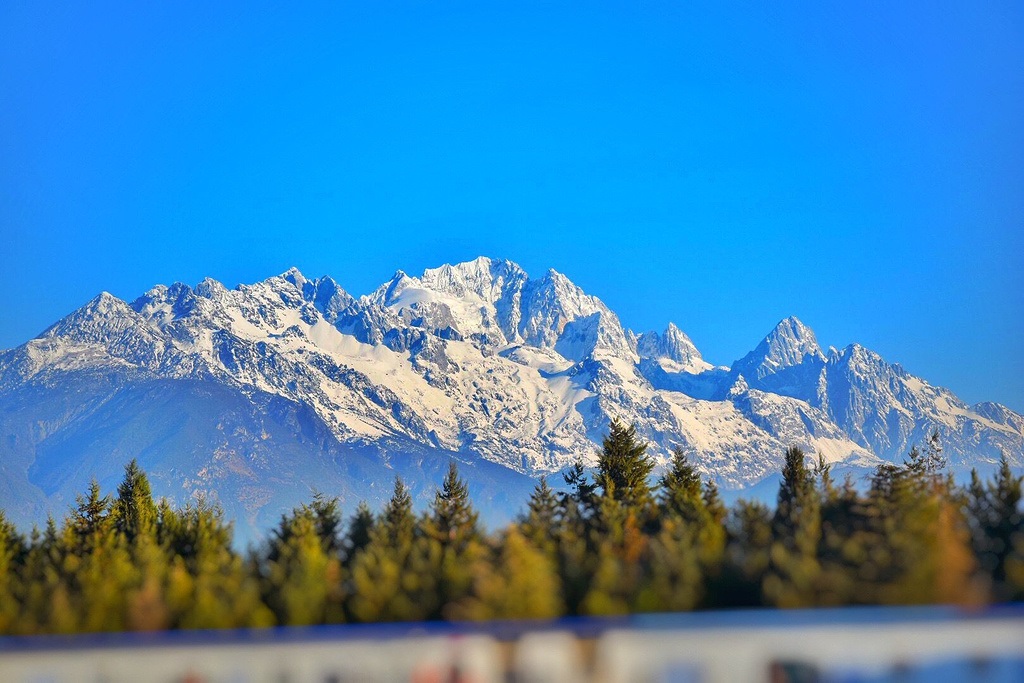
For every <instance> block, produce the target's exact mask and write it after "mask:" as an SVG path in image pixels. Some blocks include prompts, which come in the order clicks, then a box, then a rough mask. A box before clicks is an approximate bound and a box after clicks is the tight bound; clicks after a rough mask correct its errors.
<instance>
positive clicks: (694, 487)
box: [659, 447, 707, 524]
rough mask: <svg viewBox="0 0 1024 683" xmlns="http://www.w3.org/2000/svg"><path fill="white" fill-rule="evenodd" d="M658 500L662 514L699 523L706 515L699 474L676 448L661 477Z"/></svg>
mask: <svg viewBox="0 0 1024 683" xmlns="http://www.w3.org/2000/svg"><path fill="white" fill-rule="evenodd" d="M659 483H660V487H661V495H660V502H661V507H662V511H663V513H664V514H669V515H677V516H679V517H680V518H681V519H683V520H685V521H686V522H689V523H691V524H699V523H703V522H704V521H705V518H706V517H707V508H706V507H705V505H704V495H703V491H702V490H701V484H700V475H699V474H698V473H697V469H696V468H695V467H694V466H693V465H691V464H690V462H689V461H688V460H687V458H686V453H684V452H683V450H682V449H681V448H678V447H677V448H676V449H675V451H674V452H673V454H672V462H671V463H669V466H668V469H667V470H666V472H665V474H664V475H663V476H662V477H661V481H660V482H659Z"/></svg>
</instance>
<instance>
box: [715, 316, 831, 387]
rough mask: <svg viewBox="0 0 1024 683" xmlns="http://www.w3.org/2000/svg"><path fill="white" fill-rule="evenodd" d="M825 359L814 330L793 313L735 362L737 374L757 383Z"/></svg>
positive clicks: (734, 368)
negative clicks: (770, 376)
mask: <svg viewBox="0 0 1024 683" xmlns="http://www.w3.org/2000/svg"><path fill="white" fill-rule="evenodd" d="M824 360H825V355H824V354H823V353H822V351H821V346H819V345H818V340H817V338H816V337H815V336H814V331H813V330H811V328H809V327H807V326H806V325H804V324H803V322H801V321H800V319H799V318H797V317H796V316H789V317H788V318H783V319H782V320H780V321H779V323H778V324H777V325H775V327H773V328H772V331H771V332H769V333H768V334H767V335H766V336H765V338H764V339H762V340H761V343H760V344H758V345H757V346H756V347H755V348H754V350H753V351H751V352H750V353H748V354H747V355H746V356H744V357H743V358H741V359H740V360H738V361H736V363H734V364H733V373H734V374H740V373H742V374H743V375H745V376H746V377H747V378H748V380H750V381H754V382H756V381H758V380H761V379H763V378H765V377H768V376H769V375H773V374H775V373H778V372H781V371H783V370H786V369H787V368H792V367H795V366H798V365H802V364H804V363H805V362H807V361H815V362H824Z"/></svg>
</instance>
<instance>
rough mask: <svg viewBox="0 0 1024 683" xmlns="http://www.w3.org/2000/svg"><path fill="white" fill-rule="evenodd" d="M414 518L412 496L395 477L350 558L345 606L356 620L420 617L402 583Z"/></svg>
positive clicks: (407, 560) (408, 555) (413, 533)
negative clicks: (364, 541)
mask: <svg viewBox="0 0 1024 683" xmlns="http://www.w3.org/2000/svg"><path fill="white" fill-rule="evenodd" d="M415 527H416V519H415V517H414V516H413V513H412V497H411V496H410V495H409V489H408V488H407V487H406V486H405V484H404V483H403V482H402V480H401V479H400V478H399V477H395V489H394V493H393V494H392V496H391V499H390V500H389V501H388V502H387V504H386V505H385V506H384V511H383V512H382V513H381V515H380V519H379V523H378V524H377V525H376V526H375V527H374V528H373V529H372V531H371V532H370V542H369V544H368V545H367V546H366V547H365V548H363V549H362V550H361V551H360V552H359V553H358V554H356V555H355V558H354V560H353V562H352V568H351V583H352V595H351V599H350V600H349V603H348V606H349V611H350V614H351V615H352V618H353V619H355V620H357V621H364V622H375V621H409V620H414V619H417V618H423V616H425V615H424V614H421V613H420V612H418V610H417V605H415V604H414V603H413V602H412V599H411V597H410V590H409V585H408V584H406V583H403V576H404V574H405V572H404V569H405V568H406V567H408V566H409V564H410V556H411V555H412V552H413V543H414V535H415Z"/></svg>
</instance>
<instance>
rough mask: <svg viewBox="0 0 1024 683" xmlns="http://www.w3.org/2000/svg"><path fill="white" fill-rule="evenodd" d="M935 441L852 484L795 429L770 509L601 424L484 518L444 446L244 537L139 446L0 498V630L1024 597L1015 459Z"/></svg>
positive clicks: (1023, 531)
mask: <svg viewBox="0 0 1024 683" xmlns="http://www.w3.org/2000/svg"><path fill="white" fill-rule="evenodd" d="M941 450H942V449H941V444H940V443H939V441H938V437H937V434H933V435H932V437H930V438H929V440H928V442H927V443H926V444H925V446H924V448H916V447H915V448H913V449H912V450H911V451H910V453H909V454H908V456H907V459H906V460H905V461H904V463H903V464H902V465H901V466H897V465H882V466H880V467H878V468H877V469H876V471H875V473H874V475H873V476H872V478H871V481H870V487H869V488H868V489H867V490H866V491H859V490H858V489H857V488H856V487H855V486H854V485H853V483H852V482H851V481H849V480H847V481H846V482H844V483H842V484H837V483H836V482H835V481H834V480H833V479H832V475H831V470H830V468H829V466H828V465H827V464H826V463H825V462H824V461H823V460H822V459H821V458H820V457H819V458H818V462H817V463H816V465H815V466H814V467H809V466H808V464H807V462H806V458H805V456H804V454H803V453H802V452H801V451H800V449H798V448H791V449H789V450H788V451H787V452H786V453H785V462H784V465H783V468H782V482H781V483H780V485H779V491H778V499H777V500H778V502H777V505H776V507H775V509H774V511H773V510H771V509H769V508H768V507H766V506H764V505H761V504H759V503H750V502H745V501H739V502H738V503H736V504H735V505H733V506H732V507H731V509H727V508H726V507H725V505H723V503H722V500H721V497H720V496H719V495H718V490H717V488H716V487H715V485H714V483H713V482H711V481H704V482H702V481H701V476H700V473H699V472H698V469H697V468H696V467H695V466H694V465H693V464H692V463H690V462H689V461H688V460H687V458H686V456H685V454H684V452H682V451H676V452H675V453H674V455H673V458H672V461H671V462H670V463H669V464H668V467H667V468H666V470H665V472H664V474H663V475H662V476H661V478H660V479H659V480H658V482H657V484H656V485H654V486H652V485H651V483H650V474H651V472H652V469H651V468H652V467H653V463H652V461H651V459H650V458H649V457H648V456H647V454H646V447H645V445H644V444H642V443H641V442H640V441H639V440H638V438H637V436H636V432H635V429H633V428H632V427H624V426H623V425H621V424H619V423H615V424H613V426H612V431H611V433H610V434H609V436H608V438H607V439H605V441H604V448H603V449H602V452H601V454H600V455H599V459H598V466H597V468H596V472H595V476H594V478H593V479H591V476H590V475H589V474H588V472H587V470H586V469H585V468H584V466H583V464H582V462H577V463H574V465H573V466H572V467H571V468H569V470H568V471H567V472H566V474H565V476H564V478H565V483H566V490H565V491H563V492H556V491H554V490H552V488H551V487H550V486H548V483H547V481H546V480H543V479H542V480H541V481H540V482H539V483H538V485H537V487H536V488H535V490H534V492H533V494H532V495H531V497H530V500H529V502H528V503H527V506H526V509H525V511H524V513H523V514H522V515H521V516H520V517H519V518H518V519H517V521H516V523H515V524H512V525H510V526H509V527H507V528H506V529H504V530H496V531H495V532H494V533H493V534H487V533H485V532H484V531H483V530H482V529H481V527H480V524H479V521H478V515H477V512H476V510H475V509H474V507H473V504H472V501H471V497H470V492H469V489H468V486H467V485H466V482H465V481H464V480H463V479H462V478H461V477H460V476H459V472H458V467H457V466H456V465H455V463H452V464H451V465H450V467H449V470H448V473H447V476H446V477H445V479H444V482H443V484H442V486H441V488H440V489H439V490H438V491H437V492H436V494H435V496H434V499H433V501H432V503H431V504H430V506H429V508H428V509H427V510H426V511H425V512H423V513H422V514H420V515H419V516H417V515H416V514H415V513H414V511H413V501H412V497H411V495H410V492H409V490H408V488H407V487H406V486H405V484H404V483H403V482H402V481H401V480H400V479H396V480H395V486H394V493H393V495H392V496H391V499H390V500H389V501H388V502H387V504H386V505H385V506H384V507H383V509H382V510H380V511H379V513H378V514H374V512H373V511H372V510H371V509H370V508H369V507H368V506H367V505H365V504H360V505H359V506H358V507H357V508H356V510H355V512H354V514H353V515H352V516H351V517H350V518H348V521H347V523H345V522H343V517H342V513H341V510H340V507H339V505H338V500H337V499H335V498H331V497H328V496H325V495H323V494H320V493H317V494H315V495H314V496H313V498H312V501H311V502H310V503H308V504H304V505H300V506H299V507H298V508H296V509H294V510H292V511H291V512H290V513H288V514H285V515H283V516H282V517H281V520H280V522H279V524H278V525H277V527H276V528H275V529H274V530H273V531H272V532H271V534H270V535H269V538H268V539H267V540H266V541H265V542H264V543H262V544H261V545H260V546H258V547H256V548H253V549H251V550H250V551H249V553H248V555H247V556H243V555H241V554H239V553H238V552H237V551H236V550H235V549H234V547H233V546H232V537H233V534H232V527H231V525H230V524H228V523H226V522H225V521H224V518H223V513H222V511H221V510H220V508H218V507H217V506H216V505H212V504H210V503H208V502H207V501H205V500H203V499H199V500H196V501H194V502H191V503H189V504H188V505H186V506H184V507H183V508H176V507H174V506H172V505H171V504H170V503H168V502H167V501H159V502H154V501H153V498H152V494H151V492H150V488H149V483H148V480H147V478H146V475H145V473H144V472H142V470H141V468H139V466H138V463H136V462H134V461H133V462H131V463H129V464H128V465H127V466H126V468H125V476H124V479H123V480H122V482H121V484H120V486H118V489H117V493H116V496H115V497H113V498H111V497H109V496H105V495H104V494H103V493H102V491H101V490H100V487H99V486H98V484H97V483H96V482H92V483H91V484H90V486H89V488H88V490H87V491H86V492H85V493H84V494H83V495H81V496H79V497H78V498H77V500H76V504H75V505H74V506H73V507H72V508H71V509H70V510H69V512H68V514H67V516H66V517H65V518H64V519H63V520H62V521H61V522H60V523H58V522H57V521H56V520H54V519H53V518H50V519H49V520H48V521H47V524H46V526H45V527H44V528H43V529H32V530H31V532H30V533H29V534H28V535H27V536H25V535H22V534H20V533H19V532H18V530H17V529H15V527H14V526H13V525H11V524H10V523H9V522H8V521H6V518H5V517H4V516H3V514H2V513H0V634H9V633H23V634H31V633H73V632H79V631H104V630H122V629H130V630H154V629H167V628H237V627H248V626H268V625H273V624H295V625H304V624H319V623H336V622H341V621H346V620H353V621H362V622H376V621H396V620H402V621H416V620H424V619H491V618H552V617H557V616H561V615H566V614H570V615H577V614H592V615H614V614H625V613H628V612H631V611H661V610H690V609H708V608H721V607H741V606H746V607H753V606H762V605H775V606H784V607H788V606H806V605H847V604H887V603H904V604H905V603H928V602H946V603H948V602H953V603H980V602H985V601H1003V600H1014V599H1017V600H1019V599H1021V598H1024V519H1022V514H1021V498H1022V495H1021V486H1022V477H1019V476H1015V475H1014V474H1013V472H1012V470H1011V468H1010V465H1009V463H1008V462H1007V461H1006V459H1005V458H1003V460H1002V461H1001V463H1000V467H999V469H998V471H997V472H996V474H995V475H994V476H993V477H992V478H991V479H990V480H989V481H982V480H981V479H980V478H979V477H978V476H977V475H976V474H975V475H974V476H973V477H972V480H971V483H970V485H969V486H967V487H966V488H964V489H959V488H957V487H956V486H954V485H953V483H952V481H951V479H950V477H949V476H948V475H946V474H945V472H944V471H943V468H944V463H945V461H944V459H943V458H942V456H941Z"/></svg>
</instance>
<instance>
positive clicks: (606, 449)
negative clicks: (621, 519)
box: [596, 420, 654, 508]
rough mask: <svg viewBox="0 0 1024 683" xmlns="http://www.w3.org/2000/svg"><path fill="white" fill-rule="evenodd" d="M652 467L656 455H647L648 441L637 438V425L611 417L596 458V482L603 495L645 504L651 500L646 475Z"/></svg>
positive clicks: (630, 504) (629, 505)
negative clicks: (610, 422)
mask: <svg viewBox="0 0 1024 683" xmlns="http://www.w3.org/2000/svg"><path fill="white" fill-rule="evenodd" d="M653 470H654V459H653V458H651V457H650V456H649V455H647V444H645V443H642V442H641V441H640V440H639V439H638V438H637V434H636V425H630V426H629V427H626V426H624V425H623V424H622V423H621V422H619V421H618V420H612V424H611V428H610V430H609V432H608V436H606V437H605V438H604V442H603V443H602V446H601V455H600V456H599V457H598V462H597V478H596V483H597V486H598V488H600V489H601V494H602V496H604V497H606V498H607V497H610V498H614V499H615V500H617V501H621V502H623V503H624V504H626V505H627V506H628V507H632V508H639V507H643V506H644V505H646V504H647V503H649V502H650V501H651V497H652V496H651V487H650V485H649V484H648V482H647V478H648V477H649V476H650V474H651V472H652V471H653Z"/></svg>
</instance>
